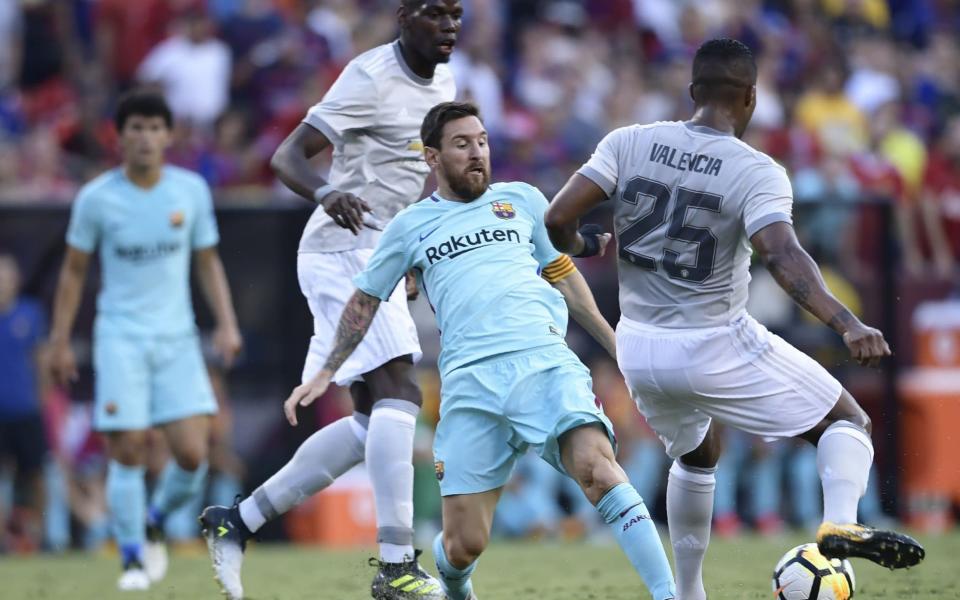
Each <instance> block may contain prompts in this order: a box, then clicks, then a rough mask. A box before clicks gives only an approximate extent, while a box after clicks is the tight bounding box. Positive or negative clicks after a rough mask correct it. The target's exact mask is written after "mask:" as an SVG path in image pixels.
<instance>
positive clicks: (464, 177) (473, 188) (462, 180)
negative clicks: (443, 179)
mask: <svg viewBox="0 0 960 600" xmlns="http://www.w3.org/2000/svg"><path fill="white" fill-rule="evenodd" d="M473 172H474V171H467V172H466V173H458V174H457V175H455V176H451V177H449V178H448V180H447V185H449V186H450V191H452V192H453V193H454V194H456V195H457V197H458V198H461V199H463V200H464V201H466V202H470V201H473V200H476V199H477V198H479V197H480V196H482V195H483V193H484V192H486V191H487V187H489V186H490V172H489V171H488V170H487V169H486V168H484V170H483V177H482V178H481V179H480V180H479V181H477V180H476V179H474V178H472V177H470V173H473Z"/></svg>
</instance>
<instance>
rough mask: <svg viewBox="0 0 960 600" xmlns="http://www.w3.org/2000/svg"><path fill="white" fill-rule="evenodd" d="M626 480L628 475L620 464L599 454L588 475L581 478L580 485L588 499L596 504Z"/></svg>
mask: <svg viewBox="0 0 960 600" xmlns="http://www.w3.org/2000/svg"><path fill="white" fill-rule="evenodd" d="M625 481H627V476H626V474H625V473H624V472H623V469H621V468H620V465H618V464H617V463H616V461H614V460H613V459H612V458H608V457H605V456H602V455H599V456H597V458H596V460H595V461H594V462H593V463H592V464H591V468H590V469H589V471H588V472H587V473H586V477H585V478H584V479H583V480H580V487H581V488H583V493H584V494H585V495H586V496H587V500H589V501H590V503H591V504H596V503H597V502H600V500H601V499H602V498H603V496H604V494H606V493H607V491H609V490H610V489H611V488H613V487H614V486H616V485H618V484H621V483H623V482H625Z"/></svg>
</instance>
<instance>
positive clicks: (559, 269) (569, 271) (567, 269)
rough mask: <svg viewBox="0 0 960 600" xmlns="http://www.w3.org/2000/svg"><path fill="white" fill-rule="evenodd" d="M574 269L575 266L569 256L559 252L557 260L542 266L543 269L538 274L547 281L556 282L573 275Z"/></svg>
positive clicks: (575, 268)
mask: <svg viewBox="0 0 960 600" xmlns="http://www.w3.org/2000/svg"><path fill="white" fill-rule="evenodd" d="M576 270H577V266H576V265H574V264H573V261H572V260H571V259H570V257H569V256H567V255H566V254H561V255H560V257H559V258H557V260H555V261H553V262H552V263H550V264H549V265H547V266H546V267H544V268H543V271H541V272H540V276H541V277H543V278H544V279H546V280H547V282H549V283H557V282H558V281H561V280H563V279H566V278H567V277H569V276H570V275H573V274H574V273H575V272H576Z"/></svg>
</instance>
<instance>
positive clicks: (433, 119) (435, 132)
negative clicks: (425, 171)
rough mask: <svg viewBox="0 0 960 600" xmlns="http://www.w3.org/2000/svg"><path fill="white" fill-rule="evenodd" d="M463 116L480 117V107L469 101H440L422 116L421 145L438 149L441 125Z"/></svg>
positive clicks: (440, 138) (441, 137)
mask: <svg viewBox="0 0 960 600" xmlns="http://www.w3.org/2000/svg"><path fill="white" fill-rule="evenodd" d="M464 117H476V118H478V119H480V109H479V108H477V106H476V105H475V104H472V103H470V102H441V103H440V104H438V105H436V106H434V107H433V108H431V109H430V112H428V113H427V116H425V117H424V118H423V125H421V126H420V139H421V140H422V141H423V145H424V146H427V147H429V148H436V149H438V150H439V149H440V140H442V139H443V126H444V125H446V124H447V123H449V122H450V121H456V120H457V119H462V118H464ZM481 120H482V119H481Z"/></svg>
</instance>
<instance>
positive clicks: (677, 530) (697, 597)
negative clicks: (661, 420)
mask: <svg viewBox="0 0 960 600" xmlns="http://www.w3.org/2000/svg"><path fill="white" fill-rule="evenodd" d="M716 470H717V468H716V467H714V468H713V469H701V468H697V467H690V466H687V465H684V464H682V463H681V462H680V461H679V460H676V461H674V462H673V466H671V467H670V475H669V476H668V477H667V523H668V524H669V526H670V544H671V545H672V546H673V564H674V569H675V570H676V579H677V598H682V599H683V600H705V599H706V597H707V592H706V591H705V590H704V588H703V557H704V555H705V554H706V553H707V546H708V545H709V544H710V521H711V520H712V519H713V492H714V489H715V488H716V478H715V476H714V473H716Z"/></svg>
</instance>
